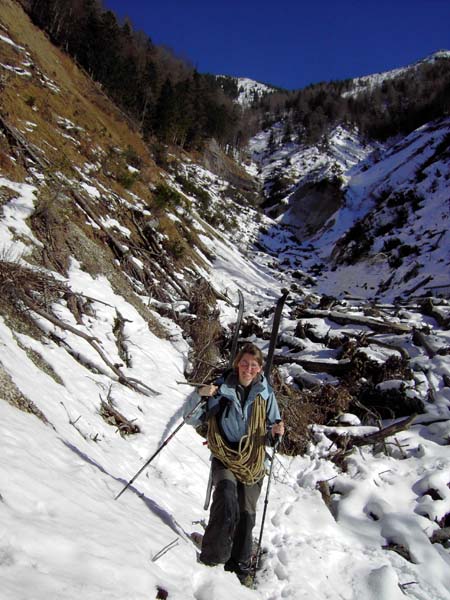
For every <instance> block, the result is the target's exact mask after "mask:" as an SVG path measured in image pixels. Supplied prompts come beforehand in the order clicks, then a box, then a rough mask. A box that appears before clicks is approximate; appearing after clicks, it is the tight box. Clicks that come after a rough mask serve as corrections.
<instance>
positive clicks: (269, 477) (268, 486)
mask: <svg viewBox="0 0 450 600" xmlns="http://www.w3.org/2000/svg"><path fill="white" fill-rule="evenodd" d="M278 422H279V421H278ZM280 442H281V436H279V435H277V436H276V439H275V444H274V446H273V453H272V460H271V461H270V469H269V476H268V478H267V489H266V497H265V499H264V510H263V515H262V519H261V529H260V532H259V540H258V546H257V549H256V556H255V562H254V566H253V573H252V579H253V581H254V580H255V577H256V571H257V569H258V566H259V561H260V559H261V542H262V537H263V532H264V523H265V520H266V512H267V505H268V504H269V491H270V482H271V481H272V470H273V463H274V462H275V454H276V453H277V450H278V446H279V445H280Z"/></svg>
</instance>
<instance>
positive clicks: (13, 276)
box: [0, 260, 70, 309]
mask: <svg viewBox="0 0 450 600" xmlns="http://www.w3.org/2000/svg"><path fill="white" fill-rule="evenodd" d="M69 291H70V290H69V288H68V286H67V284H66V283H65V282H62V281H58V280H57V279H55V277H53V276H52V275H50V274H48V273H45V272H44V271H41V270H37V269H32V268H30V267H26V266H24V265H21V264H19V263H17V262H9V261H5V260H0V297H1V298H2V300H3V301H4V302H5V301H6V302H7V303H9V304H12V305H14V306H15V307H16V308H24V305H25V307H28V308H31V307H32V305H36V306H38V307H40V308H43V309H48V307H49V306H50V305H51V304H52V302H54V301H55V300H57V299H58V298H60V297H61V296H63V295H65V294H67V293H69Z"/></svg>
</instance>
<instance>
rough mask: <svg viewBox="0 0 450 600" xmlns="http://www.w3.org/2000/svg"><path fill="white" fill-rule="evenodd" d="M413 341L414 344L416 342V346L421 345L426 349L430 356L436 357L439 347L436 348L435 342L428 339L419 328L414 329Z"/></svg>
mask: <svg viewBox="0 0 450 600" xmlns="http://www.w3.org/2000/svg"><path fill="white" fill-rule="evenodd" d="M412 341H413V344H415V345H416V346H421V347H422V348H423V349H424V350H425V352H426V353H427V355H428V356H429V358H434V357H435V356H436V354H437V353H438V349H437V348H435V347H434V346H433V344H432V343H431V342H430V341H429V340H428V338H427V336H426V335H425V334H424V333H423V332H422V331H419V330H418V329H414V332H413V337H412Z"/></svg>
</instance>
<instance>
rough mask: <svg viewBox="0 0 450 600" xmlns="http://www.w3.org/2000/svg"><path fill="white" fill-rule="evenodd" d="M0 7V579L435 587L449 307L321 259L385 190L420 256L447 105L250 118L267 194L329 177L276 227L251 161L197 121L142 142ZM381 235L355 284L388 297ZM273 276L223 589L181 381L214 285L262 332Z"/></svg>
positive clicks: (37, 36) (328, 593) (344, 257)
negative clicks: (324, 140)
mask: <svg viewBox="0 0 450 600" xmlns="http://www.w3.org/2000/svg"><path fill="white" fill-rule="evenodd" d="M19 6H20V5H19V3H17V2H15V1H13V0H3V2H2V3H1V6H0V76H1V89H0V106H1V111H0V247H1V250H2V251H1V254H0V382H1V384H2V385H1V389H0V439H1V440H2V468H1V469H0V578H1V597H2V599H3V598H4V599H5V600H24V599H25V598H27V599H29V598H33V599H34V600H48V599H49V598H58V599H61V600H80V599H81V598H82V599H83V600H103V599H105V600H124V598H130V599H133V600H148V599H149V598H159V599H161V598H169V600H228V599H229V598H230V597H231V598H238V599H243V600H245V599H247V598H248V599H249V600H250V599H251V598H253V599H256V598H258V599H260V600H282V599H285V598H292V600H301V599H302V598H304V597H305V595H306V596H307V597H308V599H309V600H324V599H325V598H333V599H334V598H345V599H346V600H361V599H362V598H364V599H365V600H401V599H404V597H405V595H408V596H410V597H411V598H414V599H415V600H450V595H449V589H450V578H449V570H448V567H449V565H450V553H449V547H448V544H449V538H450V531H449V527H450V488H449V483H450V477H449V473H450V450H449V449H450V445H449V440H450V429H449V427H450V360H449V357H450V353H449V348H450V336H449V322H450V307H449V304H448V302H447V301H445V300H440V299H438V298H436V297H432V296H430V295H428V297H427V299H426V300H423V301H420V302H416V301H413V300H412V299H411V300H410V301H409V303H408V304H407V305H401V304H398V303H396V304H386V303H375V302H373V301H370V300H367V298H368V297H370V296H372V295H373V294H374V292H373V291H372V290H370V289H369V290H367V293H366V294H365V298H361V299H356V298H350V297H348V295H346V297H339V298H337V297H334V298H332V297H330V296H331V295H334V296H338V295H340V294H342V295H344V289H345V291H350V292H361V295H362V293H363V291H365V290H364V288H363V283H364V281H365V280H363V278H362V276H361V275H355V271H353V275H352V277H354V278H356V277H359V279H358V280H355V279H352V284H353V287H348V279H347V280H345V277H346V274H348V275H349V276H350V275H351V274H352V269H356V268H357V265H360V266H361V265H363V264H366V266H365V267H364V269H365V271H366V270H367V264H368V263H367V261H366V263H363V262H362V261H361V260H360V261H359V262H355V263H354V264H350V263H351V260H353V258H354V257H355V255H354V254H352V253H351V251H352V249H353V248H354V244H353V243H352V240H349V242H348V243H347V244H342V239H343V238H342V236H343V235H346V233H347V232H348V230H349V228H350V226H351V225H352V224H353V223H354V222H355V220H357V219H360V220H361V222H362V223H363V224H364V227H366V221H367V228H368V229H370V227H377V228H379V227H381V226H383V225H386V222H387V221H389V218H391V216H393V215H397V212H398V210H399V204H400V202H402V203H403V204H405V205H406V203H407V205H408V206H410V207H412V208H411V210H409V212H408V214H407V215H406V217H404V218H406V223H404V224H403V226H401V225H400V224H398V225H396V227H397V229H398V235H399V236H403V237H402V239H405V240H407V239H408V238H407V236H408V235H409V236H411V235H412V234H411V233H410V230H411V229H412V228H413V227H414V226H415V225H414V223H412V222H411V221H410V219H412V214H413V213H412V209H414V210H415V213H414V214H417V223H418V224H420V227H421V228H422V229H421V230H418V232H423V233H422V235H423V237H426V236H428V235H430V236H431V235H432V233H433V231H432V230H431V227H432V225H433V227H435V229H436V232H437V234H436V236H435V237H434V238H432V237H430V238H427V244H428V245H427V246H426V249H427V251H428V252H429V253H430V256H432V259H433V261H437V262H439V259H440V258H443V263H442V264H445V265H446V262H445V261H446V260H447V258H446V254H445V252H446V251H447V250H446V247H445V246H444V242H445V239H447V238H446V237H445V236H446V235H447V234H446V233H445V232H444V233H442V232H443V229H444V228H443V227H441V225H440V224H439V219H441V221H442V222H443V221H444V218H445V213H444V212H443V209H442V210H441V205H442V203H443V198H444V196H445V195H446V189H447V187H446V186H447V184H446V182H447V181H448V179H447V174H448V168H447V166H448V154H447V152H448V151H447V146H446V145H445V143H446V141H447V138H448V133H447V129H448V123H447V122H446V121H445V120H442V121H441V122H437V123H434V124H433V125H429V126H427V127H425V128H423V129H422V130H419V131H417V132H415V133H414V134H412V135H411V136H410V137H409V138H406V139H403V138H402V139H401V140H398V142H397V145H390V146H386V147H384V146H380V145H375V146H374V145H372V144H367V143H363V142H362V141H361V139H360V137H359V136H358V134H357V132H356V131H355V130H351V131H350V130H349V131H346V130H345V129H343V128H338V129H335V130H334V132H333V135H332V137H331V138H330V143H329V145H328V148H326V149H325V148H323V147H322V148H321V147H314V148H313V147H312V146H311V145H309V146H308V147H307V146H306V145H301V144H298V143H294V142H293V141H292V140H291V141H292V144H291V145H288V146H287V147H286V148H283V147H282V146H281V145H280V144H278V145H277V146H276V149H275V151H274V153H272V151H271V150H270V151H269V152H266V151H265V139H266V140H267V142H269V139H270V135H268V134H267V132H266V133H262V134H260V135H259V136H257V138H256V139H255V141H254V144H253V150H254V156H255V157H256V158H258V159H259V161H260V169H261V172H262V173H263V178H264V179H265V180H268V179H270V177H271V176H272V173H273V172H274V171H275V169H272V162H273V164H276V165H277V166H278V165H280V168H284V163H285V162H286V160H285V159H286V157H288V158H289V161H290V162H291V165H290V166H291V168H292V170H291V175H290V176H291V178H292V180H293V181H292V182H291V184H290V185H291V186H292V190H290V191H291V192H292V194H291V195H292V196H294V195H295V194H297V197H298V198H300V199H303V198H306V197H307V195H308V194H310V192H311V189H312V188H311V189H310V188H308V186H310V185H313V184H314V183H315V182H316V181H319V183H320V181H323V180H324V178H325V180H327V179H329V180H330V182H331V183H330V184H329V185H330V187H329V188H326V186H325V188H326V189H325V190H322V196H320V198H321V199H323V202H324V203H326V198H327V195H329V193H330V194H331V193H333V194H334V193H336V192H338V196H339V198H338V201H336V204H335V205H333V204H331V205H330V206H328V205H327V214H326V215H325V217H324V218H322V219H319V218H316V220H315V221H312V222H311V223H308V226H309V227H310V228H311V231H310V233H309V235H310V236H311V237H309V238H308V241H307V243H306V245H305V244H302V245H299V244H298V239H297V238H296V237H295V235H297V236H299V229H298V227H304V228H305V229H306V224H303V223H298V222H296V221H295V219H297V218H298V214H295V210H294V209H293V206H294V204H293V203H292V204H291V202H290V199H288V201H287V202H286V210H285V211H280V213H279V214H278V215H276V213H273V216H275V217H276V218H275V219H274V218H273V216H268V215H265V214H262V213H261V212H260V211H259V210H258V209H257V208H256V205H257V204H258V203H259V201H260V198H259V196H258V189H259V188H258V186H259V185H261V186H262V185H263V183H264V182H263V181H261V180H259V181H258V169H257V165H256V163H254V162H253V163H252V162H251V161H250V159H248V160H247V159H246V160H247V162H246V168H245V169H244V167H243V166H242V165H241V164H240V163H239V162H238V161H237V160H236V159H235V158H237V157H238V154H237V152H236V153H234V152H233V149H231V150H230V151H229V153H228V154H225V153H224V152H223V149H222V148H221V147H220V145H219V144H216V143H215V142H214V141H211V142H210V143H209V144H208V145H207V147H206V148H205V149H204V151H202V152H200V151H197V152H195V153H194V152H193V153H191V154H187V153H186V152H183V151H182V150H181V149H180V148H177V147H174V146H169V145H164V144H161V143H152V142H154V140H147V141H145V142H144V140H143V139H142V136H141V133H140V131H139V130H138V127H137V126H136V125H135V124H134V123H133V122H130V121H129V119H128V118H127V117H126V116H125V115H124V114H123V113H122V112H121V111H120V110H118V108H117V107H116V106H115V105H114V104H113V103H111V101H110V99H109V98H108V97H107V96H106V95H105V93H104V90H102V88H101V87H99V86H98V85H97V84H95V83H93V81H92V80H91V78H90V77H88V76H87V75H86V73H84V72H83V71H82V70H80V68H79V67H78V66H77V65H76V64H74V63H73V62H71V61H70V60H69V58H68V56H67V55H65V54H64V53H62V52H61V51H59V50H58V49H56V48H55V47H54V46H52V44H51V43H50V42H49V40H48V38H47V37H46V36H45V35H43V33H42V32H41V31H39V30H38V29H37V28H36V27H35V26H34V25H32V23H31V22H30V20H29V19H28V18H27V17H26V16H25V15H24V13H23V12H22V10H21V9H20V7H19ZM275 133H276V131H275ZM272 137H274V136H272ZM275 141H276V140H275ZM377 153H378V154H377ZM233 155H234V158H233ZM438 169H439V170H440V175H439V174H438V173H437V170H438ZM413 174H414V181H413V180H412V179H411V178H412V176H413ZM333 177H334V178H335V179H333ZM302 181H303V184H302ZM302 185H303V187H302ZM416 188H418V189H419V191H420V192H421V193H423V194H427V195H426V199H431V200H430V201H431V202H433V203H434V210H435V222H434V224H432V222H431V218H430V216H429V214H428V213H426V210H425V207H426V202H425V201H423V202H422V201H420V200H417V198H415V197H414V196H412V195H411V190H413V191H414V190H416ZM431 188H433V189H432V190H431ZM397 190H402V193H403V195H402V196H400V197H399V196H397V195H396V194H398V191H397ZM430 190H431V193H429V192H430ZM280 193H281V192H280ZM367 198H368V199H369V200H370V201H369V202H367V201H366V200H367ZM316 199H317V196H316ZM316 201H317V200H316ZM447 201H448V197H447ZM314 202H315V201H313V200H311V203H312V205H313V206H314ZM383 211H384V212H383ZM439 211H440V212H439ZM384 217H385V220H384V221H383V218H384ZM293 225H295V226H296V227H297V229H295V228H293ZM428 229H429V230H430V231H431V234H428V233H427V231H428ZM379 235H382V234H381V233H380V234H379ZM385 235H386V236H387V240H388V241H389V246H390V249H388V248H384V249H382V253H384V254H386V256H387V257H388V258H389V259H391V260H394V258H402V259H403V260H404V265H403V266H400V267H399V266H398V265H397V267H395V266H394V267H392V268H393V269H395V268H396V269H397V271H398V278H397V279H395V280H393V283H392V287H389V285H386V288H385V290H378V291H377V293H378V294H379V295H380V297H383V298H384V297H386V298H388V297H390V296H392V295H393V294H394V293H395V294H398V293H399V292H400V291H401V289H402V287H401V286H402V285H403V284H402V282H401V281H400V279H402V278H403V279H404V277H405V276H404V274H403V271H402V268H404V269H408V268H410V265H409V263H408V261H409V260H410V256H411V257H412V256H414V254H413V253H411V255H404V252H405V251H404V250H402V251H400V249H401V248H402V246H400V245H397V246H396V247H395V244H398V243H397V242H394V241H392V240H391V238H392V237H394V231H393V230H389V231H387V232H385ZM441 242H442V245H441ZM409 243H410V244H411V245H412V242H409ZM417 244H418V243H417ZM380 245H381V241H380V240H379V239H378V238H375V237H374V238H373V239H371V240H370V243H368V244H367V247H366V248H365V249H364V252H366V253H367V254H368V253H378V254H380ZM433 245H435V246H436V248H433V247H432V246H433ZM447 247H448V243H447ZM355 252H356V250H355ZM364 252H360V253H359V254H358V255H357V257H358V258H363V257H364ZM388 253H390V254H388ZM424 257H425V254H424V255H423V257H422V259H423V260H424ZM386 260H387V259H386ZM411 260H412V258H411ZM439 264H440V263H439ZM426 266H427V265H425V264H424V265H423V267H421V268H422V269H423V272H424V273H425V270H426ZM361 268H362V267H361ZM333 269H335V271H334V272H333ZM365 271H364V272H365ZM333 273H336V274H338V273H339V275H340V276H339V279H338V278H337V277H336V279H335V280H333V279H332V275H333ZM393 273H394V271H393ZM430 273H433V271H432V270H430ZM396 275H397V274H396ZM379 277H380V280H381V279H383V281H384V278H385V273H384V272H383V271H382V270H381V269H380V275H379ZM372 281H376V277H375V275H373V277H372ZM413 284H414V285H415V279H414V278H412V277H411V278H410V279H409V280H408V281H407V282H406V283H405V284H404V285H413ZM374 285H375V284H374ZM339 286H340V287H339ZM394 286H395V287H396V288H397V289H394ZM283 289H284V290H286V289H288V290H289V296H288V299H287V302H286V305H285V307H284V310H283V315H282V320H281V328H280V329H281V330H280V336H279V343H278V345H277V348H276V353H275V356H274V366H275V368H274V369H273V371H272V379H273V383H274V387H275V390H276V394H277V397H278V399H279V402H280V406H281V408H282V411H283V419H284V420H285V422H286V425H287V432H286V435H285V436H284V438H283V442H282V447H281V452H280V454H279V455H277V456H276V457H275V460H274V477H273V485H272V487H271V488H270V502H269V504H268V509H267V518H266V522H265V529H264V537H263V548H264V553H263V556H262V561H261V569H260V571H258V573H257V576H256V586H255V589H247V588H244V587H242V586H241V585H240V583H239V581H238V580H237V578H236V577H235V576H234V574H232V573H229V572H225V571H224V570H223V568H222V567H221V566H220V565H219V566H216V567H206V566H205V565H202V564H199V563H198V561H197V551H198V548H197V547H196V546H195V545H194V543H193V540H192V536H191V533H192V531H193V530H195V531H196V532H197V533H198V532H199V531H201V529H202V523H204V521H205V519H207V518H208V517H207V513H206V512H205V511H204V510H203V502H204V493H205V488H206V483H207V480H208V472H209V459H210V457H209V452H208V449H207V448H206V447H205V445H204V439H203V437H201V436H200V435H198V434H197V432H196V431H194V430H193V429H192V428H191V427H189V426H187V425H186V426H184V425H185V423H184V421H183V414H184V412H185V410H186V400H187V399H188V396H189V395H190V392H191V390H192V387H190V386H189V384H188V382H187V379H189V380H190V381H197V382H198V381H211V380H213V378H214V374H215V373H216V372H218V371H220V370H221V369H222V368H223V367H224V366H225V365H226V364H227V363H228V358H229V346H230V338H231V333H232V331H233V323H234V320H235V318H236V303H237V297H238V293H237V292H238V290H240V291H242V293H243V296H244V299H245V317H244V321H243V324H242V328H241V331H240V341H241V342H242V341H243V340H252V341H254V342H255V343H257V344H258V346H260V347H261V349H262V350H263V351H264V352H265V353H267V350H268V345H269V341H268V338H269V331H270V329H271V326H272V320H273V307H274V303H275V301H276V300H277V298H278V297H279V296H280V294H281V292H282V290H283ZM324 292H327V294H324ZM175 433H176V435H173V434H175ZM159 450H162V451H161V452H160V453H159ZM155 452H158V454H157V456H156V458H155V459H154V460H152V461H151V464H148V465H147V467H146V468H145V469H144V471H143V472H142V473H141V474H140V476H139V478H137V479H136V480H135V481H134V483H133V485H131V486H130V487H129V488H128V489H127V491H126V492H125V493H124V494H123V495H121V496H120V498H118V499H117V500H116V499H115V498H117V496H118V494H119V492H121V490H123V487H124V485H125V484H126V482H127V481H129V480H130V479H131V478H132V476H133V475H134V474H135V473H137V472H138V470H139V469H141V467H142V466H143V465H144V464H145V463H146V462H147V461H148V459H149V457H152V456H153V457H155ZM269 452H270V450H268V453H269ZM266 482H267V479H266ZM266 482H265V483H264V488H263V495H262V496H261V500H260V505H259V507H258V519H257V528H256V529H255V534H256V535H257V533H258V530H259V528H260V527H261V515H262V504H263V502H264V494H265V493H266V490H268V486H267V483H266Z"/></svg>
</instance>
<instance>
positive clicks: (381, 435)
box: [327, 414, 417, 452]
mask: <svg viewBox="0 0 450 600" xmlns="http://www.w3.org/2000/svg"><path fill="white" fill-rule="evenodd" d="M416 416H417V415H416V414H413V415H411V416H409V417H407V418H406V419H403V420H402V421H398V422H397V423H393V424H392V425H389V426H388V427H384V428H383V429H380V430H379V431H375V432H374V433H368V434H366V435H355V436H353V435H349V433H348V431H345V432H343V433H337V432H329V433H327V437H328V438H330V440H332V441H333V442H335V443H336V445H337V446H338V447H339V448H344V449H345V451H346V452H347V451H349V450H351V449H352V448H353V446H358V447H359V446H367V445H370V446H373V445H375V444H379V443H381V442H384V440H385V439H386V438H387V437H390V436H392V435H395V434H396V433H398V432H399V431H404V430H405V429H408V428H409V427H411V425H412V423H413V421H414V419H415V418H416Z"/></svg>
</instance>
